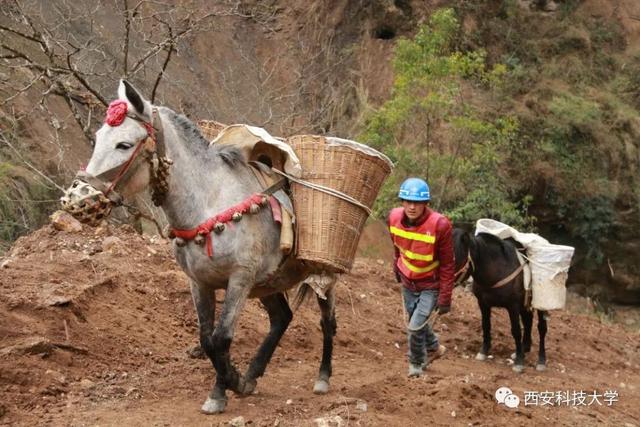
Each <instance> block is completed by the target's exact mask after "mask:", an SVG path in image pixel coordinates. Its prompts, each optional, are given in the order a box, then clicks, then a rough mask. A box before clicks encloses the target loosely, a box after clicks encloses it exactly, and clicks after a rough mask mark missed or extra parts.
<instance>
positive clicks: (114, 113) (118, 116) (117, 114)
mask: <svg viewBox="0 0 640 427" xmlns="http://www.w3.org/2000/svg"><path fill="white" fill-rule="evenodd" d="M127 109H128V106H127V102H126V101H122V100H120V99H117V100H115V101H113V102H112V103H111V104H109V108H108V109H107V118H106V119H104V122H105V123H106V124H108V125H109V126H114V127H115V126H120V124H122V122H124V119H125V117H127Z"/></svg>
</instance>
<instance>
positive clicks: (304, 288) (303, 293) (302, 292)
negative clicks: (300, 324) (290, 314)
mask: <svg viewBox="0 0 640 427" xmlns="http://www.w3.org/2000/svg"><path fill="white" fill-rule="evenodd" d="M313 293H314V290H313V288H312V287H311V286H310V285H309V284H308V283H307V282H302V283H300V285H298V290H297V291H296V293H295V295H294V297H293V301H292V302H291V310H293V311H294V312H295V311H298V308H300V306H301V305H302V303H304V302H305V301H306V300H307V299H309V298H310V295H313Z"/></svg>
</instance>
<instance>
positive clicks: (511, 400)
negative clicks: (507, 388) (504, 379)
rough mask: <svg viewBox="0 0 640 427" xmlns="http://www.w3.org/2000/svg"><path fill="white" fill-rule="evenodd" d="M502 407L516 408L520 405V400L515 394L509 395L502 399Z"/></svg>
mask: <svg viewBox="0 0 640 427" xmlns="http://www.w3.org/2000/svg"><path fill="white" fill-rule="evenodd" d="M504 405H505V406H506V407H507V408H512V409H513V408H517V407H518V405H520V398H519V397H518V396H516V395H515V394H510V395H508V396H507V397H505V398H504Z"/></svg>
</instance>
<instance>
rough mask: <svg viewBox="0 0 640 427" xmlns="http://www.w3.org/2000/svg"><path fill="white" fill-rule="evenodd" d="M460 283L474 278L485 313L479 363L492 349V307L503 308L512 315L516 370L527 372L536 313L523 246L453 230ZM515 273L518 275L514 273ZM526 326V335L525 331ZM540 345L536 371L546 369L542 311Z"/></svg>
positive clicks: (479, 300)
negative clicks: (528, 294)
mask: <svg viewBox="0 0 640 427" xmlns="http://www.w3.org/2000/svg"><path fill="white" fill-rule="evenodd" d="M453 243H454V250H455V257H456V271H458V272H459V273H458V281H457V282H458V283H461V282H463V281H464V280H466V279H467V278H468V277H469V276H471V277H472V278H473V294H474V295H475V296H476V298H477V299H478V305H479V306H480V312H481V314H482V348H481V349H480V351H479V352H478V354H477V355H476V359H477V360H486V358H487V355H488V354H489V350H490V348H491V308H492V307H503V308H506V309H507V311H508V312H509V320H510V321H511V334H512V335H513V339H514V341H515V344H516V352H515V358H514V361H515V364H514V366H513V370H514V371H516V372H522V370H523V369H524V353H528V352H529V351H530V350H531V329H532V324H533V312H532V311H530V310H529V309H528V308H527V307H526V304H525V289H524V280H523V273H522V271H521V270H520V272H517V273H516V271H517V270H518V269H519V267H520V261H519V260H518V255H517V251H518V248H519V246H520V245H519V244H518V243H517V242H516V241H515V240H513V239H506V240H501V239H500V238H498V237H496V236H494V235H492V234H488V233H479V234H478V235H477V236H474V235H472V234H470V233H467V232H465V231H464V230H461V229H459V228H456V229H454V230H453ZM514 273H515V274H514ZM520 319H522V325H523V326H524V336H523V334H522V328H521V325H520ZM538 332H539V334H540V345H539V353H538V363H537V365H536V369H537V370H539V371H542V370H544V369H545V366H546V355H545V348H544V339H545V335H546V333H547V321H546V312H544V311H538Z"/></svg>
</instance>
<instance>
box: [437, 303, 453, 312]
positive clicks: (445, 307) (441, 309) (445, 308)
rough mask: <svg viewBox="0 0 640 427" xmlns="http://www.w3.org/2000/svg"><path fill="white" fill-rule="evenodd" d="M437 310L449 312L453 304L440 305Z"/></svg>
mask: <svg viewBox="0 0 640 427" xmlns="http://www.w3.org/2000/svg"><path fill="white" fill-rule="evenodd" d="M436 310H437V311H438V314H447V313H448V312H450V311H451V306H450V305H439V306H438V308H437V309H436Z"/></svg>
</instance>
